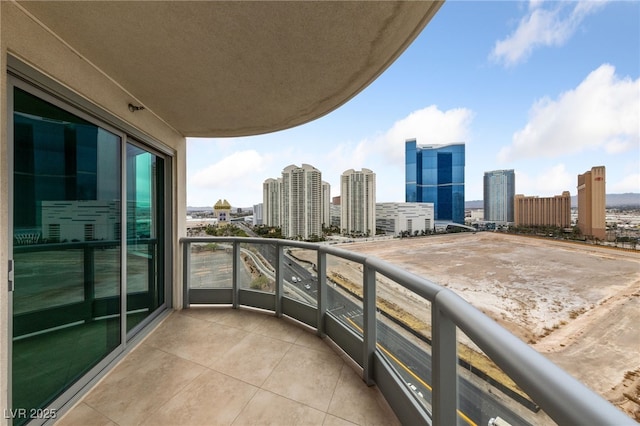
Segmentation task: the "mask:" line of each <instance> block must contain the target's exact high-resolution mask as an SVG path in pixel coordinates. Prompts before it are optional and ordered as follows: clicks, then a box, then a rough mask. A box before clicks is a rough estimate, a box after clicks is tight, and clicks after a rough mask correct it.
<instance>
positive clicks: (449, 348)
mask: <svg viewBox="0 0 640 426" xmlns="http://www.w3.org/2000/svg"><path fill="white" fill-rule="evenodd" d="M431 321H432V323H431V324H432V336H431V337H432V347H431V362H432V367H433V373H432V374H433V377H432V381H433V392H432V394H431V397H432V406H433V413H432V414H433V424H434V426H446V425H455V424H457V422H456V420H457V409H458V372H457V366H458V349H457V339H456V325H455V324H454V323H453V321H451V319H449V318H448V317H447V316H446V315H445V314H444V313H443V312H442V311H440V306H439V301H438V295H436V297H435V298H434V300H433V303H432V304H431Z"/></svg>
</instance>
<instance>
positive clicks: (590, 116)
mask: <svg viewBox="0 0 640 426" xmlns="http://www.w3.org/2000/svg"><path fill="white" fill-rule="evenodd" d="M639 100H640V78H639V79H637V80H635V81H634V80H632V79H630V78H624V79H620V78H619V77H618V76H616V75H615V68H614V67H613V66H611V65H608V64H604V65H601V66H600V67H599V68H598V69H596V70H595V71H593V72H591V73H590V74H589V75H588V76H587V78H586V79H585V80H584V81H583V82H582V83H580V85H579V86H578V87H577V88H575V89H574V90H570V91H568V92H565V93H562V94H561V95H560V96H559V97H558V99H557V100H551V99H549V98H543V99H541V100H539V101H537V102H536V103H535V104H534V105H533V106H532V108H531V111H530V117H529V122H528V123H527V124H526V126H525V127H524V128H523V129H521V130H519V131H518V132H516V133H515V134H514V135H513V142H512V144H511V145H510V146H508V147H504V148H502V149H501V151H500V153H499V155H498V159H499V160H500V161H512V160H516V159H521V158H539V157H548V158H556V157H559V156H562V155H568V154H574V153H578V152H581V151H585V150H593V149H599V148H602V149H604V150H605V152H607V153H619V152H622V151H626V150H629V149H632V148H634V147H635V148H637V147H638V146H639V144H640V132H639V130H640V102H638V101H639Z"/></svg>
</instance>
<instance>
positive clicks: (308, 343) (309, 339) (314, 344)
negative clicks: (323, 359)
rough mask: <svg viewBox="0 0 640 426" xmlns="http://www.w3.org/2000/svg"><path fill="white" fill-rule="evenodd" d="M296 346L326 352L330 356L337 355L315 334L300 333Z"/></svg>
mask: <svg viewBox="0 0 640 426" xmlns="http://www.w3.org/2000/svg"><path fill="white" fill-rule="evenodd" d="M296 345H300V346H304V347H305V348H309V349H313V350H316V351H320V352H326V353H330V354H335V351H334V350H333V349H331V347H329V345H327V344H326V343H325V342H324V341H323V340H322V339H321V338H320V337H318V336H317V335H316V334H315V333H311V332H308V331H305V332H304V333H300V336H299V337H298V340H296Z"/></svg>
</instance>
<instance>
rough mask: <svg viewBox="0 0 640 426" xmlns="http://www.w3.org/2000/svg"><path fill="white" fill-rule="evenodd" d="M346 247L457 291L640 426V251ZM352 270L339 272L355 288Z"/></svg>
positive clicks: (387, 292)
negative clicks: (638, 422) (351, 282)
mask: <svg viewBox="0 0 640 426" xmlns="http://www.w3.org/2000/svg"><path fill="white" fill-rule="evenodd" d="M340 247H341V248H344V249H346V250H350V251H354V252H358V253H362V254H366V255H368V256H374V257H377V258H379V259H382V260H385V261H388V262H390V263H392V264H394V265H396V266H399V267H401V268H403V269H406V270H407V271H410V272H412V273H414V274H416V275H419V276H421V277H423V278H426V279H428V280H430V281H432V282H434V283H436V284H438V285H441V286H443V287H446V288H449V289H451V290H452V291H454V292H455V293H457V294H458V295H460V296H461V297H462V298H464V299H465V300H466V301H468V302H469V303H470V304H472V305H473V306H475V307H476V308H477V309H479V310H481V311H482V312H484V313H485V314H486V315H488V316H489V317H491V318H493V319H494V320H495V321H497V322H498V323H499V324H500V325H502V326H503V327H505V328H506V329H508V330H509V331H511V332H512V333H513V334H514V335H516V336H518V337H519V338H520V339H522V340H523V341H525V342H526V343H528V344H529V345H530V346H531V347H533V348H534V349H536V350H537V351H538V352H540V353H541V354H543V355H545V356H546V357H547V358H549V359H550V360H551V361H553V362H554V363H556V364H557V365H559V366H560V367H562V368H563V369H564V370H565V371H567V372H568V373H569V374H571V375H572V376H574V377H575V378H577V379H578V380H580V381H581V382H583V383H584V384H586V385H587V386H588V387H590V388H591V389H593V390H594V391H595V392H597V393H599V394H600V395H602V396H603V397H605V398H606V399H607V400H609V401H610V402H612V403H613V404H614V405H616V406H617V407H619V408H620V409H621V410H623V411H625V412H626V413H627V414H628V415H629V416H630V417H631V418H633V419H635V420H636V421H638V420H640V252H638V251H635V250H622V249H616V248H612V247H603V246H596V245H589V244H583V243H575V242H568V241H563V240H555V239H547V238H535V237H524V236H515V235H508V234H501V233H494V232H481V233H459V234H447V235H436V236H428V237H417V238H405V239H393V240H385V241H384V243H381V242H380V241H365V242H352V243H346V244H341V245H340ZM329 269H332V268H329ZM349 269H350V268H349V267H348V266H347V265H342V267H340V268H339V270H340V274H342V275H343V276H344V278H345V281H347V282H348V281H357V278H356V276H357V273H358V271H356V270H353V271H350V270H349ZM350 276H352V277H353V278H350ZM379 287H380V288H379V291H378V294H379V299H383V300H385V303H388V304H389V305H390V306H395V307H402V308H399V309H401V310H402V311H404V313H405V314H408V315H411V314H412V313H413V312H416V313H417V312H421V311H422V310H424V301H421V300H418V299H417V298H416V297H415V295H414V294H411V293H410V292H408V290H406V289H404V288H402V287H400V286H398V285H394V283H392V282H384V280H383V285H382V286H379ZM396 314H400V315H402V314H403V312H396ZM421 315H423V314H421Z"/></svg>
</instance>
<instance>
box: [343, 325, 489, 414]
mask: <svg viewBox="0 0 640 426" xmlns="http://www.w3.org/2000/svg"><path fill="white" fill-rule="evenodd" d="M345 319H346V320H347V321H349V322H350V323H351V325H353V327H355V328H356V330H358V331H359V332H360V334H363V333H364V330H362V328H360V326H359V325H358V324H356V323H355V322H354V321H353V320H352V319H351V318H345ZM376 346H377V347H378V348H380V350H381V351H382V352H384V353H385V354H386V355H387V356H388V357H389V358H391V359H392V360H394V361H395V362H396V363H397V364H398V365H399V366H400V367H402V368H403V369H404V370H405V371H406V372H407V373H409V375H411V377H413V378H414V379H416V380H417V381H418V382H419V383H420V384H422V386H424V387H425V388H427V389H429V392H431V391H432V389H433V388H432V387H431V386H430V385H429V384H428V383H427V382H425V381H424V380H422V379H421V378H420V377H419V376H418V375H417V374H416V373H414V372H413V371H411V370H410V369H409V367H407V366H406V365H405V364H404V363H403V362H402V361H400V360H399V359H398V358H396V357H395V355H393V354H392V353H391V352H389V351H388V350H387V348H385V347H384V346H382V345H381V344H380V343H378V342H376ZM456 412H457V413H458V415H459V416H460V417H461V418H462V420H464V421H465V422H467V423H468V424H469V425H470V426H478V425H477V424H476V423H475V422H474V421H473V420H471V419H470V418H469V417H468V416H467V415H466V414H464V413H463V412H462V411H460V410H458V409H456Z"/></svg>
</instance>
